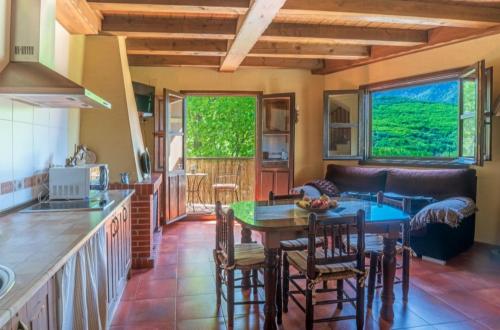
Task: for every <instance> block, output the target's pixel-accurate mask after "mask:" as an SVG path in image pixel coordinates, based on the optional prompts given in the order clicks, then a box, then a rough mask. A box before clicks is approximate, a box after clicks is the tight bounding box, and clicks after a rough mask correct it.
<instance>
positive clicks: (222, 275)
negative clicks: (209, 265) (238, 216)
mask: <svg viewBox="0 0 500 330" xmlns="http://www.w3.org/2000/svg"><path fill="white" fill-rule="evenodd" d="M215 214H216V238H215V249H214V251H213V254H214V261H215V284H216V285H215V287H216V295H217V306H218V307H219V306H220V304H221V301H222V300H221V297H223V298H224V300H226V303H227V322H228V327H229V328H230V329H232V328H233V324H234V306H235V305H245V304H264V301H259V300H258V298H257V300H248V301H237V302H235V301H234V289H235V288H242V287H243V286H242V285H235V282H236V281H241V280H243V279H244V277H243V276H242V277H240V278H235V271H236V270H240V271H242V272H244V271H245V272H252V275H253V276H252V280H253V281H252V287H253V292H254V295H256V296H257V297H258V295H257V290H258V288H259V287H264V285H263V284H262V283H261V282H259V279H258V276H257V274H258V273H257V272H258V271H259V270H262V271H263V270H264V260H265V255H264V247H263V246H262V245H260V244H257V243H242V244H234V231H233V228H234V213H233V210H231V209H229V210H228V211H227V213H226V214H224V213H223V212H222V205H221V203H220V202H217V203H216V205H215ZM223 284H225V286H226V294H224V292H223V290H222V285H223Z"/></svg>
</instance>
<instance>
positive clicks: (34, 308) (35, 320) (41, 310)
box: [27, 284, 54, 330]
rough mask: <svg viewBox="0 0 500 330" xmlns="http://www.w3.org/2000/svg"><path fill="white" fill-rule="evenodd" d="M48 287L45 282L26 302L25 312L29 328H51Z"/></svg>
mask: <svg viewBox="0 0 500 330" xmlns="http://www.w3.org/2000/svg"><path fill="white" fill-rule="evenodd" d="M48 287H49V286H48V284H45V285H44V286H43V287H42V288H40V290H38V292H37V293H36V294H35V295H34V296H33V298H31V299H30V301H29V302H28V305H27V312H28V320H29V325H30V329H31V330H49V329H51V327H50V326H51V324H50V315H49V310H50V309H49V290H48ZM52 328H54V327H52Z"/></svg>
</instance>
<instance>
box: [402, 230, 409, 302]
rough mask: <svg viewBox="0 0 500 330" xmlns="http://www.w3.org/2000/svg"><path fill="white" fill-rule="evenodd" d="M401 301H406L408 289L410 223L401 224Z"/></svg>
mask: <svg viewBox="0 0 500 330" xmlns="http://www.w3.org/2000/svg"><path fill="white" fill-rule="evenodd" d="M403 249H404V250H403V301H404V302H407V301H408V291H409V289H410V224H409V223H405V224H404V225H403Z"/></svg>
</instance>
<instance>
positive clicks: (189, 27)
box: [102, 15, 236, 40]
mask: <svg viewBox="0 0 500 330" xmlns="http://www.w3.org/2000/svg"><path fill="white" fill-rule="evenodd" d="M102 32H104V33H108V34H114V35H122V36H128V37H136V38H180V39H223V40H228V39H233V38H234V35H235V32H236V20H227V19H216V18H212V19H198V18H174V17H169V18H165V17H152V16H129V15H110V16H108V15H106V16H104V19H103V21H102Z"/></svg>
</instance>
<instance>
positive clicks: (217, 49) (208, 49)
mask: <svg viewBox="0 0 500 330" xmlns="http://www.w3.org/2000/svg"><path fill="white" fill-rule="evenodd" d="M226 43H227V41H225V40H197V39H194V40H186V39H158V38H157V39H137V38H127V53H128V54H129V55H188V56H226V54H227V51H226ZM247 56H249V57H280V58H311V59H337V60H357V59H362V58H367V57H369V56H370V47H366V46H357V45H322V44H298V43H287V42H283V43H276V42H264V41H259V42H257V43H256V44H255V46H254V47H253V48H252V50H251V51H250V53H248V55H247Z"/></svg>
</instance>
